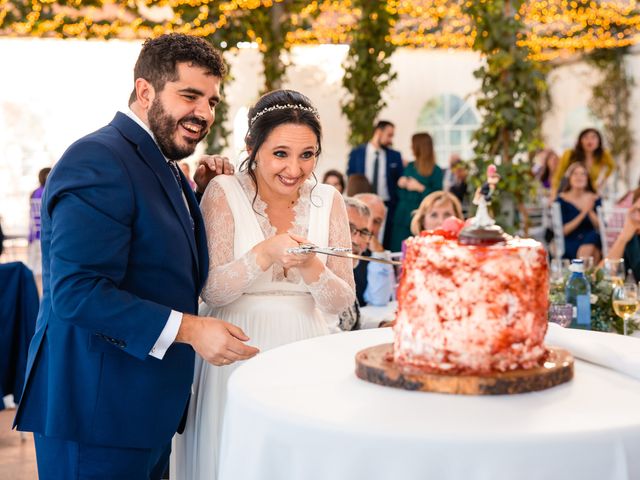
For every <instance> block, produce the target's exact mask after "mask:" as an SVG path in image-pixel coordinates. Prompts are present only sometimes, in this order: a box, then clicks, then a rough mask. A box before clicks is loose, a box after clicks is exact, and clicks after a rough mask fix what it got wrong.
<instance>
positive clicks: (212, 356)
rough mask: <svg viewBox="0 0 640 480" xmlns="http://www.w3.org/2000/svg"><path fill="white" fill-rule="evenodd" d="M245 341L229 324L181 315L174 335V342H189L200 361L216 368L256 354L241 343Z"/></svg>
mask: <svg viewBox="0 0 640 480" xmlns="http://www.w3.org/2000/svg"><path fill="white" fill-rule="evenodd" d="M247 340H249V337H247V336H246V335H245V334H244V332H243V331H242V330H241V329H240V328H238V327H236V326H235V325H232V324H231V323H227V322H224V321H222V320H219V319H217V318H212V317H197V316H195V315H189V314H187V313H185V314H183V316H182V324H181V325H180V330H178V335H177V336H176V342H180V343H188V344H189V345H191V346H192V347H193V349H194V350H195V351H196V352H198V354H199V355H200V356H201V357H202V358H204V359H205V360H206V361H207V362H209V363H211V364H213V365H216V366H221V365H229V364H231V363H233V362H236V361H238V360H247V359H248V358H251V357H253V356H254V355H255V354H256V353H258V352H259V350H258V349H257V348H255V347H251V346H249V345H246V344H245V343H243V342H246V341H247Z"/></svg>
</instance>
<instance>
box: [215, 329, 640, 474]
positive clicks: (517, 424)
mask: <svg viewBox="0 0 640 480" xmlns="http://www.w3.org/2000/svg"><path fill="white" fill-rule="evenodd" d="M391 340H392V335H391V331H390V329H388V328H385V329H376V330H365V331H358V332H351V333H342V334H336V335H331V336H325V337H319V338H314V339H310V340H306V341H302V342H297V343H293V344H290V345H285V346H283V347H280V348H277V349H275V350H271V351H268V352H265V353H262V354H260V355H259V356H258V357H256V358H255V359H252V360H250V361H248V362H247V363H246V364H244V365H243V366H241V367H239V368H238V370H237V371H236V372H235V373H234V374H233V375H232V377H231V379H230V381H229V394H228V395H229V396H228V399H227V406H226V413H225V425H224V432H223V441H222V452H221V457H222V459H221V470H220V479H221V480H259V479H260V480H301V479H304V480H315V479H317V480H320V479H322V480H359V479H362V480H389V479H391V478H397V479H401V480H413V479H415V480H418V479H420V480H424V479H438V480H454V479H459V480H472V479H487V480H489V479H490V480H515V479H518V480H529V479H530V480H540V479H544V480H553V479H558V480H570V479H580V480H623V479H624V480H631V479H634V480H637V479H640V382H638V381H637V380H635V379H633V378H632V377H628V376H625V375H623V374H620V373H617V372H615V371H612V370H609V369H606V368H603V367H599V366H596V365H594V364H590V363H586V362H582V361H576V363H575V377H574V379H573V380H572V381H571V382H569V383H567V384H564V385H560V386H557V387H554V388H552V389H549V390H545V391H542V392H534V393H526V394H519V395H505V396H484V397H482V396H477V397H476V396H458V395H446V394H435V393H423V392H412V391H405V390H399V389H394V388H389V387H383V386H379V385H374V384H371V383H367V382H365V381H363V380H360V379H358V378H357V377H356V376H355V374H354V366H355V362H354V356H355V354H356V352H358V351H359V350H361V349H363V348H366V347H369V346H373V345H377V344H380V343H388V342H390V341H391Z"/></svg>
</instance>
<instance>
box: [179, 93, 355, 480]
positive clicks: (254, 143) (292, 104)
mask: <svg viewBox="0 0 640 480" xmlns="http://www.w3.org/2000/svg"><path fill="white" fill-rule="evenodd" d="M320 138H321V130H320V122H319V119H318V114H317V111H316V110H315V108H313V106H312V105H311V103H310V101H309V100H308V99H307V97H305V96H304V95H301V94H300V93H297V92H293V91H287V90H279V91H275V92H271V93H268V94H266V95H265V96H263V97H262V98H261V99H260V100H259V101H258V102H257V104H256V105H255V106H254V107H253V108H252V109H251V110H250V111H249V132H248V133H247V138H246V143H247V151H248V152H249V158H248V159H247V161H246V162H245V163H244V164H243V166H241V168H240V172H239V173H237V174H236V175H234V176H218V177H216V178H215V179H214V181H212V182H211V184H210V185H209V187H208V188H207V191H206V192H205V194H204V197H203V199H202V203H201V207H202V213H203V216H204V220H205V224H206V227H207V238H208V246H209V257H210V265H209V277H208V280H207V284H206V286H205V289H204V290H203V292H202V298H203V299H204V301H205V302H206V305H204V306H203V308H201V311H200V315H207V316H213V317H217V318H220V319H223V320H225V321H227V322H230V323H233V324H235V325H237V326H238V327H240V328H241V329H242V330H243V331H244V333H246V334H247V336H248V337H249V338H250V340H249V342H248V343H250V344H251V345H253V346H256V347H258V348H259V349H260V350H261V351H262V352H264V351H265V350H269V349H271V348H274V347H277V346H279V345H283V344H285V343H290V342H295V341H298V340H302V339H305V338H310V337H314V336H317V335H324V334H327V333H328V326H327V324H326V321H325V319H324V317H323V315H322V313H321V311H322V312H326V313H329V314H338V313H339V312H341V311H343V310H344V309H345V308H347V307H348V306H350V305H351V304H352V303H353V302H354V300H355V294H354V280H353V266H352V264H351V261H350V260H347V259H342V258H337V257H329V258H327V257H324V256H322V257H324V258H320V256H315V255H312V254H311V255H295V254H287V253H286V249H287V248H290V247H295V246H297V245H298V244H299V243H303V242H310V243H313V244H316V245H320V246H339V247H350V246H351V239H350V231H349V222H348V218H347V214H346V209H345V206H344V202H343V200H342V197H341V195H340V194H339V193H338V192H337V190H335V189H334V188H333V187H330V186H328V185H322V184H319V185H316V182H314V181H313V180H311V179H310V177H311V176H312V174H313V170H314V168H315V164H316V161H317V157H318V154H319V153H320ZM256 188H257V191H256ZM236 365H237V364H234V365H227V366H223V367H215V366H213V365H210V364H208V363H206V362H205V361H203V360H202V359H200V358H196V368H195V376H194V385H193V389H194V392H193V395H192V397H191V403H190V406H189V413H188V418H187V425H186V429H185V432H184V433H183V434H182V435H178V436H177V437H176V443H175V458H176V474H177V478H178V479H180V480H214V479H215V478H216V477H217V470H218V467H219V451H220V445H219V439H220V437H221V430H222V419H223V413H224V406H225V400H226V385H227V380H228V378H229V376H230V375H231V373H232V372H233V370H234V369H235V368H236ZM250 434H251V433H250V432H247V435H250ZM237 454H239V455H241V454H242V452H237Z"/></svg>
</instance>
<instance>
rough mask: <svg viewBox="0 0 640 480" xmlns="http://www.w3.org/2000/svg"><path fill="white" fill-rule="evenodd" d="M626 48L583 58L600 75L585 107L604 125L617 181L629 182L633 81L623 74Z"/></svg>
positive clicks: (628, 185) (599, 51)
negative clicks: (614, 164)
mask: <svg viewBox="0 0 640 480" xmlns="http://www.w3.org/2000/svg"><path fill="white" fill-rule="evenodd" d="M627 50H628V48H627V47H624V48H612V49H600V50H596V51H594V52H593V53H591V54H590V55H587V57H586V60H587V63H589V64H590V65H592V66H594V67H595V68H597V69H598V70H599V71H600V73H601V78H600V81H599V82H598V83H596V84H595V85H594V86H593V89H592V91H591V100H590V101H589V108H590V109H591V111H592V112H596V115H597V116H598V118H600V120H602V122H603V124H604V131H603V135H604V139H605V143H606V145H607V148H608V149H609V151H610V152H611V154H612V155H613V158H615V159H616V160H617V165H618V168H619V169H620V173H621V178H623V179H625V181H626V183H627V185H626V186H627V188H630V187H631V185H630V184H629V183H628V182H629V171H628V170H629V166H630V162H631V154H632V149H633V136H632V132H631V94H632V90H633V87H634V85H635V81H634V79H633V77H632V76H631V75H630V74H629V73H628V72H627V69H626V66H625V54H626V53H627Z"/></svg>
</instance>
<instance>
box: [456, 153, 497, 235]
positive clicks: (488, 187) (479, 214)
mask: <svg viewBox="0 0 640 480" xmlns="http://www.w3.org/2000/svg"><path fill="white" fill-rule="evenodd" d="M499 181H500V175H499V174H498V169H497V168H496V166H495V165H493V164H492V165H489V166H488V167H487V181H486V182H484V183H483V184H482V186H481V187H479V188H478V189H477V190H476V193H475V195H474V196H473V203H474V204H475V205H477V206H478V209H477V210H476V216H475V217H473V218H470V219H469V221H468V222H467V226H466V227H465V228H463V229H462V231H461V232H460V236H459V237H458V241H459V242H460V243H462V244H467V245H492V244H494V243H499V242H503V241H505V239H506V236H505V233H504V231H503V230H502V228H500V227H499V226H498V225H496V224H495V223H496V221H495V220H494V219H493V218H492V217H491V215H489V209H488V207H487V206H488V205H490V204H491V198H492V197H493V195H494V194H495V191H496V186H497V185H498V182H499Z"/></svg>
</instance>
